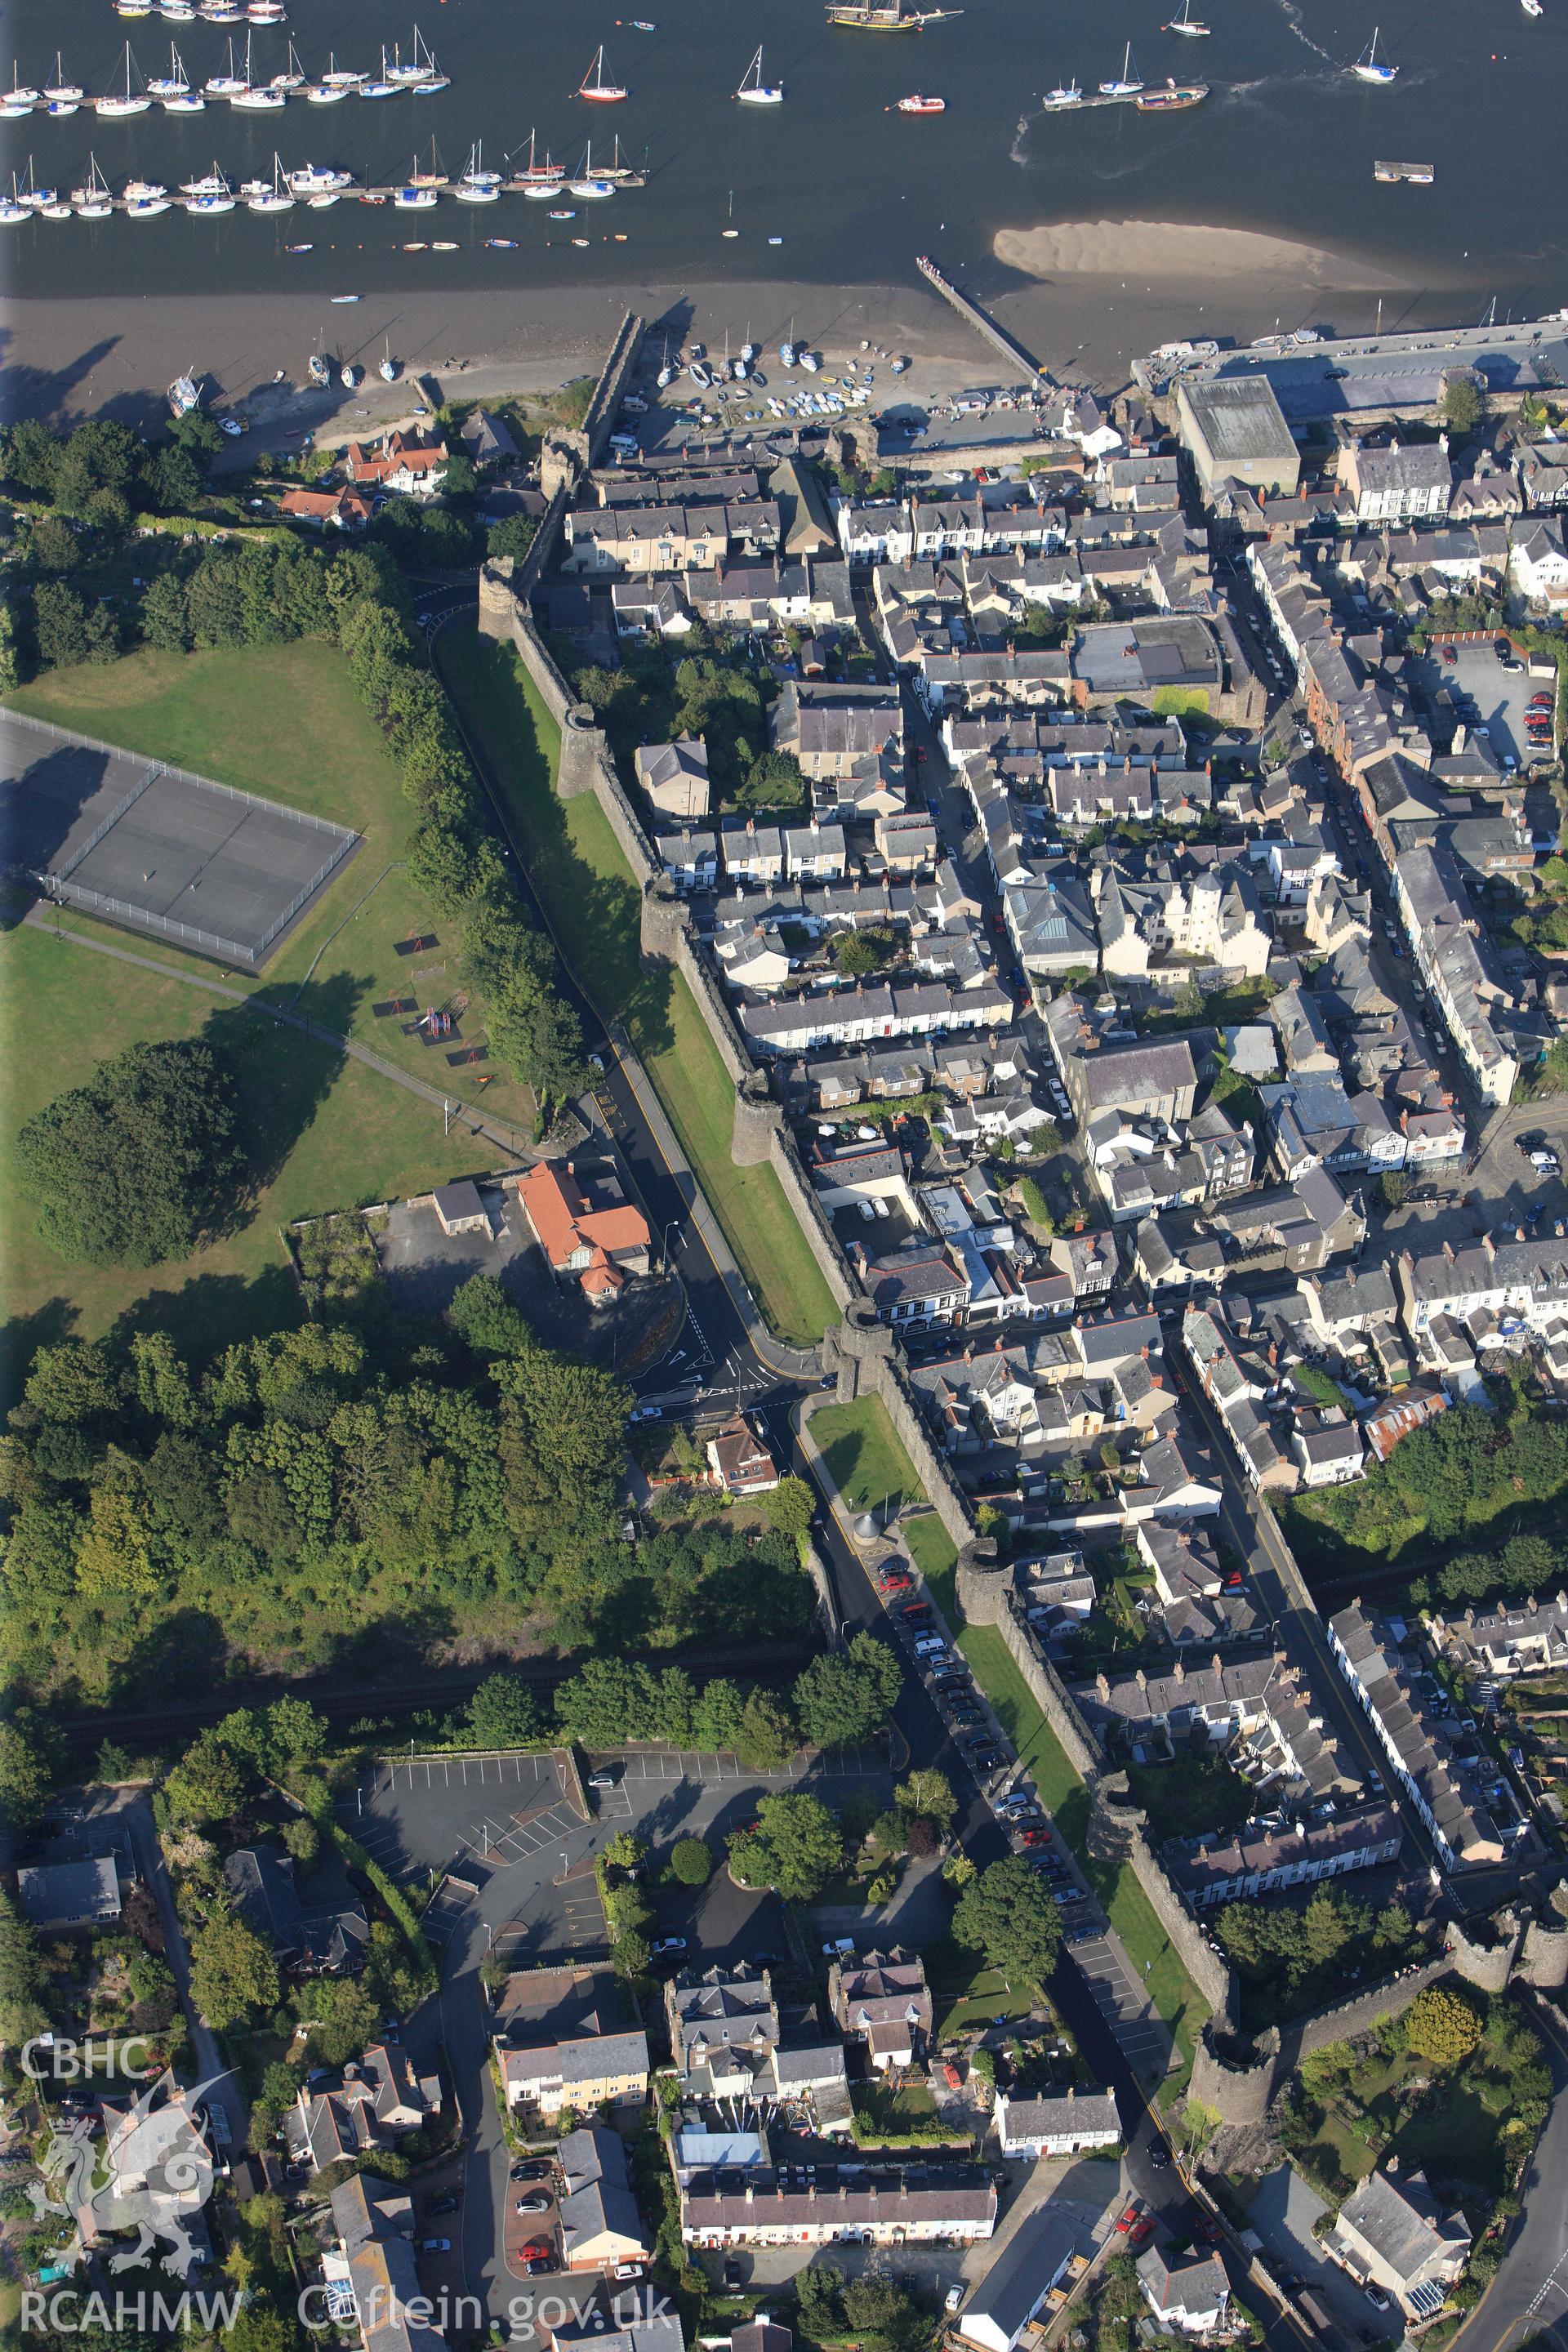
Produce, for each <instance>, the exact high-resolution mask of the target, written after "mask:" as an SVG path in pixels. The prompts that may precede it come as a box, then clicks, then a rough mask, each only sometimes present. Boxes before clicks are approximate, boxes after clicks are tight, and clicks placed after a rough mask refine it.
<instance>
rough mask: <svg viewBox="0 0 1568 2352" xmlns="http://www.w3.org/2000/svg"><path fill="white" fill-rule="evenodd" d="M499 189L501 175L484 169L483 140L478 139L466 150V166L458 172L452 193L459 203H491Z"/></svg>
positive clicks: (496, 197) (496, 198) (495, 200)
mask: <svg viewBox="0 0 1568 2352" xmlns="http://www.w3.org/2000/svg"><path fill="white" fill-rule="evenodd" d="M500 190H501V175H500V173H499V172H487V171H486V169H485V153H484V142H483V140H482V139H478V140H476V141H475V142H474V144H473V145H472V146H471V147H470V148H469V150H468V165H467V168H466V169H465V170H464V171H463V172H461V173H459V174H458V179H457V182H456V184H454V186H453V189H452V194H454V195H455V196H456V197H457V199H458V203H459V204H460V205H493V204H495V203H496V202H497V200H498V199H499V197H500Z"/></svg>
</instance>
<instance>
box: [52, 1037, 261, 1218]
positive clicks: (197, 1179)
mask: <svg viewBox="0 0 1568 2352" xmlns="http://www.w3.org/2000/svg"><path fill="white" fill-rule="evenodd" d="M16 1157H17V1165H18V1171H19V1173H20V1177H21V1182H22V1189H23V1191H24V1192H26V1193H27V1195H28V1196H29V1198H30V1199H31V1200H32V1201H33V1202H34V1203H35V1204H36V1206H37V1209H38V1212H39V1215H38V1229H39V1231H40V1232H41V1233H42V1234H43V1235H44V1238H45V1239H46V1240H47V1242H49V1243H50V1244H51V1245H52V1246H53V1247H54V1248H55V1249H57V1250H58V1252H59V1253H60V1255H61V1256H62V1257H68V1258H81V1259H85V1260H86V1261H87V1262H88V1263H89V1265H159V1264H160V1263H162V1262H163V1261H165V1260H167V1259H171V1258H184V1257H188V1256H189V1255H190V1254H191V1252H192V1250H194V1249H195V1246H196V1244H197V1243H198V1242H199V1241H200V1240H201V1239H202V1238H203V1236H204V1234H206V1233H208V1232H210V1231H211V1230H212V1229H213V1228H214V1227H215V1226H216V1225H217V1224H218V1223H220V1222H221V1221H222V1220H223V1218H224V1217H225V1216H226V1215H227V1214H228V1213H230V1211H231V1210H232V1208H233V1205H234V1202H235V1196H236V1193H237V1188H238V1186H239V1184H240V1182H241V1181H242V1180H243V1177H244V1174H245V1170H246V1154H245V1150H244V1149H243V1146H242V1143H241V1139H240V1122H239V1112H238V1108H237V1099H236V1095H235V1088H234V1080H233V1076H232V1075H231V1073H230V1071H229V1070H228V1068H227V1066H226V1063H225V1062H224V1060H223V1059H222V1057H221V1055H219V1054H218V1053H217V1052H216V1050H215V1049H214V1048H213V1047H212V1046H211V1045H207V1044H205V1043H204V1042H203V1041H202V1040H201V1039H199V1038H165V1039H163V1040H161V1041H160V1042H158V1043H156V1044H152V1045H148V1044H141V1045H132V1046H129V1047H127V1049H126V1051H125V1052H124V1053H123V1054H119V1055H115V1056H114V1058H113V1059H112V1060H111V1061H108V1062H103V1063H100V1066H99V1067H98V1069H97V1070H96V1071H95V1072H94V1073H93V1076H91V1077H90V1078H89V1080H88V1082H87V1084H86V1085H85V1086H81V1087H72V1089H71V1090H70V1092H69V1093H68V1094H63V1095H58V1096H57V1097H56V1098H55V1100H54V1101H53V1102H52V1103H50V1104H49V1105H48V1106H47V1108H46V1109H44V1110H41V1111H39V1112H37V1115H36V1116H35V1117H34V1118H30V1119H29V1120H28V1121H27V1123H26V1126H25V1127H24V1128H23V1129H22V1131H21V1133H20V1135H19V1136H18V1137H17V1139H16Z"/></svg>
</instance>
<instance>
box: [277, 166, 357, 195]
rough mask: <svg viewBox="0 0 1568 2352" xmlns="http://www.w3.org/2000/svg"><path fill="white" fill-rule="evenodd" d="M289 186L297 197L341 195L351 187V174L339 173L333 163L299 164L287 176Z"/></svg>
mask: <svg viewBox="0 0 1568 2352" xmlns="http://www.w3.org/2000/svg"><path fill="white" fill-rule="evenodd" d="M289 187H290V189H291V190H292V191H293V193H294V194H295V195H297V196H321V195H329V194H341V193H342V190H343V189H344V188H352V187H353V173H352V172H343V171H340V170H339V169H338V167H337V165H336V164H335V163H299V164H296V166H295V168H294V169H293V171H291V172H290V173H289Z"/></svg>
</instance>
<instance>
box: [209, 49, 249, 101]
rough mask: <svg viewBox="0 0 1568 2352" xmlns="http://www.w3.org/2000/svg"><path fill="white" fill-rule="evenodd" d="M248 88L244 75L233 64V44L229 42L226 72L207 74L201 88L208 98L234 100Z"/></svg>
mask: <svg viewBox="0 0 1568 2352" xmlns="http://www.w3.org/2000/svg"><path fill="white" fill-rule="evenodd" d="M249 87H250V85H249V82H248V81H247V79H246V77H245V75H244V74H242V73H241V72H240V71H239V69H238V68H237V66H236V64H235V62H234V43H233V41H232V40H231V41H230V42H229V45H228V71H227V72H226V73H216V74H208V76H207V78H206V79H205V82H204V83H203V84H202V88H203V89H204V90H205V92H206V94H207V96H208V97H209V98H236V97H237V96H238V94H239V92H240V91H241V90H242V89H249Z"/></svg>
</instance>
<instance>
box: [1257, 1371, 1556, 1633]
mask: <svg viewBox="0 0 1568 2352" xmlns="http://www.w3.org/2000/svg"><path fill="white" fill-rule="evenodd" d="M1564 1487H1568V1422H1564V1421H1559V1420H1554V1419H1548V1418H1547V1417H1546V1416H1545V1415H1544V1414H1542V1412H1540V1411H1539V1410H1538V1409H1537V1408H1535V1407H1534V1406H1532V1404H1531V1402H1530V1400H1529V1399H1528V1398H1527V1397H1526V1396H1525V1394H1524V1393H1523V1391H1521V1390H1520V1389H1518V1388H1504V1389H1502V1390H1501V1391H1500V1396H1499V1410H1498V1411H1496V1412H1486V1411H1484V1410H1483V1409H1482V1408H1481V1407H1480V1406H1479V1405H1473V1404H1457V1405H1452V1406H1450V1407H1449V1409H1448V1411H1447V1412H1441V1413H1439V1414H1438V1415H1437V1417H1436V1420H1435V1421H1431V1422H1428V1423H1426V1426H1425V1427H1424V1428H1421V1429H1415V1430H1412V1432H1411V1433H1410V1435H1409V1436H1408V1437H1405V1438H1402V1439H1401V1440H1400V1443H1399V1444H1397V1445H1396V1446H1395V1447H1394V1451H1393V1453H1392V1454H1390V1455H1389V1457H1388V1460H1387V1461H1386V1462H1382V1463H1373V1464H1372V1465H1370V1466H1369V1468H1368V1470H1367V1473H1366V1475H1365V1476H1364V1477H1363V1478H1358V1479H1356V1480H1354V1481H1353V1482H1352V1484H1351V1485H1350V1486H1335V1487H1331V1488H1328V1489H1325V1490H1323V1491H1321V1492H1320V1493H1318V1494H1314V1495H1311V1496H1301V1497H1299V1498H1297V1499H1295V1500H1293V1501H1292V1502H1291V1503H1290V1504H1289V1505H1288V1506H1287V1507H1286V1511H1285V1519H1286V1530H1287V1534H1288V1536H1289V1540H1290V1541H1291V1543H1292V1544H1294V1545H1297V1546H1298V1547H1299V1548H1300V1549H1302V1551H1303V1553H1304V1554H1305V1556H1307V1557H1308V1558H1310V1557H1312V1556H1313V1555H1314V1554H1319V1555H1321V1553H1322V1551H1323V1549H1324V1546H1323V1535H1322V1531H1323V1529H1325V1528H1328V1529H1331V1531H1332V1534H1333V1536H1334V1537H1336V1538H1339V1540H1340V1542H1341V1543H1343V1544H1349V1545H1351V1546H1352V1547H1353V1549H1356V1550H1357V1551H1363V1552H1368V1553H1375V1554H1380V1555H1382V1556H1383V1557H1384V1558H1394V1559H1397V1558H1398V1557H1399V1554H1400V1553H1401V1551H1407V1550H1408V1551H1414V1550H1415V1549H1416V1548H1417V1544H1418V1540H1419V1539H1421V1538H1425V1542H1424V1543H1422V1544H1421V1549H1426V1547H1427V1546H1429V1545H1439V1544H1440V1545H1447V1544H1453V1543H1456V1542H1458V1541H1462V1540H1463V1539H1465V1538H1471V1539H1474V1538H1477V1537H1479V1536H1481V1535H1482V1534H1483V1533H1485V1532H1487V1531H1488V1530H1489V1529H1490V1528H1493V1527H1494V1526H1496V1525H1499V1523H1500V1524H1501V1525H1503V1526H1506V1527H1507V1528H1508V1530H1509V1532H1510V1535H1511V1534H1512V1533H1513V1531H1514V1529H1515V1528H1516V1527H1517V1525H1518V1521H1519V1517H1520V1514H1521V1507H1526V1506H1530V1505H1538V1506H1539V1505H1543V1504H1546V1503H1549V1502H1551V1501H1552V1500H1553V1499H1554V1498H1555V1497H1556V1496H1560V1495H1561V1494H1562V1493H1563V1489H1564ZM1335 1549H1336V1551H1337V1547H1335ZM1550 1549H1551V1548H1550V1547H1549V1546H1548V1547H1545V1548H1543V1550H1542V1553H1540V1554H1537V1553H1533V1552H1532V1553H1531V1555H1530V1561H1531V1565H1532V1567H1533V1570H1535V1571H1538V1572H1539V1574H1540V1576H1541V1579H1542V1580H1545V1578H1547V1577H1550V1576H1552V1575H1553V1574H1556V1573H1560V1572H1561V1571H1560V1570H1558V1569H1557V1568H1556V1567H1555V1566H1554V1565H1553V1561H1552V1558H1551V1557H1549V1556H1548V1555H1549V1554H1550ZM1489 1557H1490V1558H1491V1559H1492V1562H1493V1567H1492V1575H1491V1580H1490V1585H1489V1589H1490V1590H1493V1591H1496V1590H1498V1589H1500V1588H1501V1587H1503V1586H1505V1585H1506V1586H1507V1588H1508V1589H1510V1590H1515V1591H1519V1590H1528V1589H1531V1587H1530V1586H1529V1585H1528V1584H1524V1583H1521V1581H1519V1580H1520V1579H1521V1578H1522V1577H1523V1576H1524V1575H1525V1574H1526V1572H1527V1564H1526V1560H1525V1559H1524V1558H1523V1556H1520V1557H1518V1558H1517V1559H1515V1561H1514V1562H1513V1564H1512V1567H1511V1568H1510V1570H1507V1572H1506V1573H1505V1570H1504V1552H1503V1549H1502V1548H1501V1547H1500V1548H1499V1549H1498V1551H1497V1552H1495V1553H1493V1554H1490V1555H1489ZM1458 1589H1462V1590H1464V1591H1467V1592H1471V1593H1473V1591H1474V1589H1475V1588H1474V1585H1473V1583H1467V1584H1465V1585H1464V1586H1462V1587H1461V1588H1458ZM1446 1597H1447V1596H1446Z"/></svg>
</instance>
